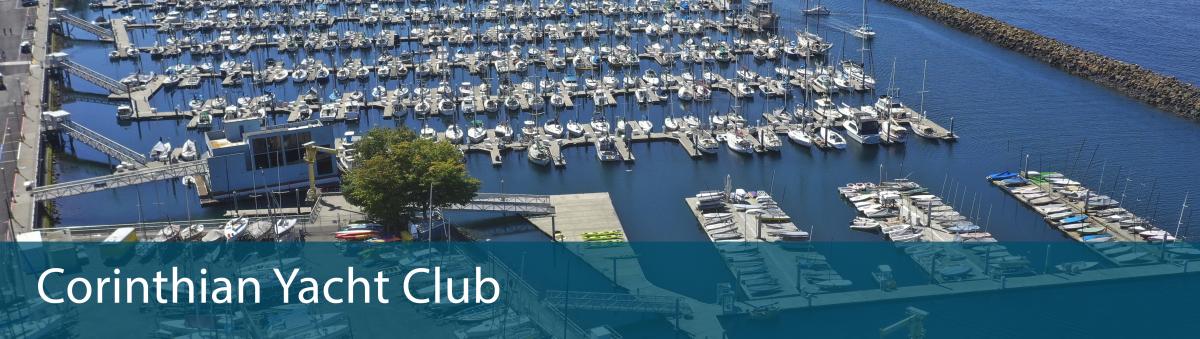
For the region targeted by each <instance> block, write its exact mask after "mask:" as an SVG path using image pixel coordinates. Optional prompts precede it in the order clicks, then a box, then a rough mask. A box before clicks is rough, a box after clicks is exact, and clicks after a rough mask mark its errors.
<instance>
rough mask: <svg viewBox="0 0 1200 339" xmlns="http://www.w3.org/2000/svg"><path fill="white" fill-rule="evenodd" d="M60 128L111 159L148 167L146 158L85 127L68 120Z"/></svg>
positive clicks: (59, 124)
mask: <svg viewBox="0 0 1200 339" xmlns="http://www.w3.org/2000/svg"><path fill="white" fill-rule="evenodd" d="M58 128H59V129H60V130H62V131H63V132H66V133H67V135H70V136H71V137H73V138H75V139H76V140H79V141H80V142H83V143H84V144H86V145H88V146H91V147H92V148H95V149H96V150H97V151H100V152H101V153H104V154H107V155H108V156H110V157H113V158H116V159H117V160H120V161H122V162H126V163H130V164H136V165H140V166H145V165H146V156H144V155H142V154H141V153H138V152H135V151H133V150H131V149H129V148H128V147H125V146H124V145H121V144H120V143H117V142H116V141H113V140H112V139H109V138H108V137H105V136H103V135H101V134H100V133H96V131H93V130H91V129H89V128H87V127H83V125H80V124H76V123H75V122H73V121H71V120H66V121H62V122H59V123H58Z"/></svg>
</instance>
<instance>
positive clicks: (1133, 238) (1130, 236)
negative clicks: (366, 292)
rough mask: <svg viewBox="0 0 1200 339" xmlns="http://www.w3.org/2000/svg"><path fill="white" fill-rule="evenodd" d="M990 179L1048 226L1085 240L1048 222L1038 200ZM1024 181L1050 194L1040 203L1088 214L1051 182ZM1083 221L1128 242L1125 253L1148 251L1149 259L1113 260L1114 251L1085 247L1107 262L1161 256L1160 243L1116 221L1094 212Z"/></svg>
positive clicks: (1153, 259)
mask: <svg viewBox="0 0 1200 339" xmlns="http://www.w3.org/2000/svg"><path fill="white" fill-rule="evenodd" d="M989 182H990V183H991V184H992V185H995V186H996V187H999V188H1000V190H1002V191H1004V192H1005V193H1008V195H1010V196H1012V197H1013V198H1015V199H1017V201H1020V202H1021V204H1023V205H1025V206H1026V207H1029V208H1030V209H1032V210H1033V211H1034V212H1035V213H1038V214H1039V215H1041V216H1042V217H1043V219H1045V220H1046V225H1047V226H1049V227H1051V228H1054V229H1055V230H1058V231H1060V232H1062V233H1063V235H1065V236H1067V237H1069V238H1071V239H1072V240H1075V241H1077V242H1080V243H1084V240H1083V235H1081V234H1079V233H1077V232H1071V231H1066V230H1062V229H1060V228H1059V227H1058V226H1057V225H1055V224H1054V223H1053V222H1051V220H1050V219H1049V217H1048V216H1047V215H1046V213H1044V210H1043V209H1041V208H1039V206H1038V205H1037V204H1034V203H1033V202H1032V201H1031V200H1030V199H1027V198H1025V197H1024V196H1022V195H1021V194H1017V193H1016V192H1015V191H1013V189H1014V188H1013V187H1009V186H1005V185H1004V184H1003V183H1001V181H998V180H991V181H989ZM1026 182H1027V183H1028V184H1029V185H1033V186H1035V187H1037V188H1039V189H1040V190H1042V191H1043V192H1045V193H1046V194H1047V196H1048V197H1050V198H1051V199H1052V202H1051V203H1049V204H1043V205H1051V204H1058V205H1062V206H1066V207H1068V208H1070V210H1071V212H1072V213H1074V214H1075V215H1086V214H1087V213H1085V212H1086V210H1085V209H1084V206H1083V205H1082V204H1080V203H1078V202H1075V201H1073V200H1071V199H1068V198H1067V197H1066V196H1064V195H1062V194H1060V193H1058V192H1057V191H1055V190H1054V189H1053V188H1052V187H1051V185H1050V184H1049V183H1047V182H1040V181H1034V180H1028V179H1026ZM1081 187H1082V186H1081ZM1085 222H1086V223H1088V224H1089V225H1096V226H1099V227H1103V228H1104V232H1105V233H1107V234H1110V235H1112V237H1113V240H1115V241H1117V242H1120V243H1123V244H1125V245H1127V246H1131V247H1132V248H1131V249H1130V250H1129V251H1128V252H1126V253H1130V252H1133V251H1141V252H1145V253H1147V254H1146V255H1145V256H1146V257H1147V258H1148V259H1143V260H1142V261H1141V262H1136V263H1130V262H1122V261H1119V260H1115V259H1116V255H1110V254H1108V253H1105V252H1104V251H1102V250H1101V249H1099V248H1097V247H1095V246H1088V248H1089V249H1091V250H1092V251H1094V252H1096V254H1097V255H1099V256H1100V257H1102V258H1104V259H1106V260H1108V261H1109V262H1111V263H1113V264H1115V265H1118V266H1126V265H1131V264H1145V263H1146V262H1145V261H1158V259H1157V258H1161V257H1163V252H1162V248H1161V247H1160V246H1158V245H1154V244H1151V243H1148V242H1147V241H1146V240H1144V239H1142V237H1141V236H1139V235H1138V234H1135V233H1133V232H1131V231H1130V230H1128V229H1125V228H1122V227H1120V224H1118V223H1110V222H1108V221H1107V220H1104V218H1099V217H1094V216H1092V217H1090V218H1088V219H1087V220H1086V221H1085Z"/></svg>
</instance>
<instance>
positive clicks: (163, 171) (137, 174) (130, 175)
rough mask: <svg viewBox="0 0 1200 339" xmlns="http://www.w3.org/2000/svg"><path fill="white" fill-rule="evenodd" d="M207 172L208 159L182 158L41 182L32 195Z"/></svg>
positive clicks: (57, 195)
mask: <svg viewBox="0 0 1200 339" xmlns="http://www.w3.org/2000/svg"><path fill="white" fill-rule="evenodd" d="M206 173H208V162H206V161H189V162H179V163H174V164H169V165H163V166H154V167H149V168H143V169H138V170H133V171H127V172H121V173H116V174H112V175H105V176H99V177H94V178H88V179H83V180H75V181H68V182H64V183H58V184H53V185H46V186H41V187H37V188H34V189H33V191H32V192H31V194H30V195H31V196H32V197H33V199H34V200H35V201H39V200H47V199H55V198H61V197H66V196H72V195H78V194H84V193H90V192H97V191H103V190H107V189H113V188H117V187H124V186H130V185H137V184H141V183H147V182H152V181H159V180H167V179H174V178H182V177H185V176H192V175H198V174H206Z"/></svg>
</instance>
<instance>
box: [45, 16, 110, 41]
mask: <svg viewBox="0 0 1200 339" xmlns="http://www.w3.org/2000/svg"><path fill="white" fill-rule="evenodd" d="M54 13H55V16H56V17H57V18H58V19H59V20H62V22H63V23H67V24H71V25H72V26H75V27H79V28H80V29H83V30H85V31H87V32H88V33H92V34H95V35H96V37H98V38H100V40H104V41H114V40H116V36H115V35H114V34H113V32H112V30H109V29H107V28H104V27H100V26H97V25H96V24H93V23H91V22H88V21H87V20H84V19H83V18H80V17H77V16H74V15H71V13H67V12H66V11H54Z"/></svg>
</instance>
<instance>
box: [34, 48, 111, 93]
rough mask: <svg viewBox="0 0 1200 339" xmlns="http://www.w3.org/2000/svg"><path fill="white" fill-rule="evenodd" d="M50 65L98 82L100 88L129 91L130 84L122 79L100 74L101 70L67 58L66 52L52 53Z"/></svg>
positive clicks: (88, 80)
mask: <svg viewBox="0 0 1200 339" xmlns="http://www.w3.org/2000/svg"><path fill="white" fill-rule="evenodd" d="M48 66H49V67H50V68H58V69H61V70H63V71H66V72H67V73H70V74H74V75H75V76H77V77H80V78H82V79H83V80H86V81H87V82H90V83H93V84H96V86H100V88H103V89H104V90H107V91H108V92H109V93H112V94H125V93H129V86H126V85H125V84H122V83H121V82H120V81H117V80H116V79H113V78H110V77H108V76H107V75H104V74H100V72H96V71H94V70H92V69H90V68H87V66H84V65H80V64H78V63H76V62H74V61H71V59H67V54H66V53H55V54H54V55H50V56H49V60H48Z"/></svg>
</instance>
